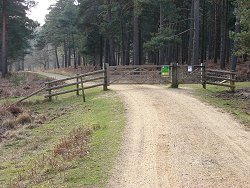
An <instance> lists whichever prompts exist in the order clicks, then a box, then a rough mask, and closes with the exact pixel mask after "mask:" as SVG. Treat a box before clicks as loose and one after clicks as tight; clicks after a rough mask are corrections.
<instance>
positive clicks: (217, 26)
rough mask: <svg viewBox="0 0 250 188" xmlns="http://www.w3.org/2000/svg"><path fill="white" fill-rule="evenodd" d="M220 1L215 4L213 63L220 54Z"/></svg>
mask: <svg viewBox="0 0 250 188" xmlns="http://www.w3.org/2000/svg"><path fill="white" fill-rule="evenodd" d="M220 11H221V10H220V3H218V2H216V4H215V38H214V39H215V40H214V63H217V61H218V58H219V56H220V18H221V13H220Z"/></svg>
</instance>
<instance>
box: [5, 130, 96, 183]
mask: <svg viewBox="0 0 250 188" xmlns="http://www.w3.org/2000/svg"><path fill="white" fill-rule="evenodd" d="M97 129H99V128H98V126H93V128H78V129H75V130H74V131H72V132H71V133H70V134H69V136H68V137H67V138H64V139H62V140H61V141H60V143H58V144H57V145H56V146H55V147H54V149H53V151H52V152H53V153H52V154H48V155H45V154H42V155H41V156H40V157H39V158H38V160H37V161H36V162H35V163H34V164H33V165H32V167H31V168H30V169H29V170H25V171H23V172H22V173H19V174H18V176H17V177H16V178H15V179H14V180H12V182H11V183H10V187H11V188H21V187H27V185H26V183H25V182H26V181H27V180H31V182H32V184H33V185H38V184H40V183H42V182H44V181H45V180H46V179H47V178H48V177H49V176H50V174H51V173H52V172H53V173H56V172H59V173H62V172H65V171H66V170H68V169H70V168H73V166H72V164H71V163H69V162H70V161H72V160H74V159H75V158H82V157H85V156H86V155H87V154H88V153H89V152H88V143H89V140H90V138H91V135H92V134H93V132H94V131H95V130H97ZM31 182H30V183H31Z"/></svg>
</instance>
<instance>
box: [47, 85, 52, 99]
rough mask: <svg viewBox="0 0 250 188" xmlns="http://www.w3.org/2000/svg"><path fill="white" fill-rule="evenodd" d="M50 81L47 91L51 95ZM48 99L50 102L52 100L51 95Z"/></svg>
mask: <svg viewBox="0 0 250 188" xmlns="http://www.w3.org/2000/svg"><path fill="white" fill-rule="evenodd" d="M50 88H51V83H48V92H49V95H51V89H50ZM49 101H50V102H51V101H52V97H51V96H49Z"/></svg>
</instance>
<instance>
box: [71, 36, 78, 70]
mask: <svg viewBox="0 0 250 188" xmlns="http://www.w3.org/2000/svg"><path fill="white" fill-rule="evenodd" d="M72 43H73V56H74V68H75V69H76V68H77V60H76V47H75V37H74V34H73V33H72Z"/></svg>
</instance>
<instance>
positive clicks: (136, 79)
mask: <svg viewBox="0 0 250 188" xmlns="http://www.w3.org/2000/svg"><path fill="white" fill-rule="evenodd" d="M161 68H162V66H161V65H129V66H110V67H109V76H110V84H163V83H164V84H165V83H170V79H169V78H163V77H162V76H161Z"/></svg>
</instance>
